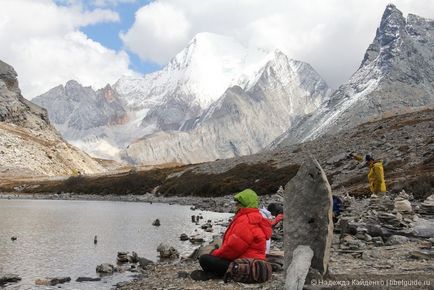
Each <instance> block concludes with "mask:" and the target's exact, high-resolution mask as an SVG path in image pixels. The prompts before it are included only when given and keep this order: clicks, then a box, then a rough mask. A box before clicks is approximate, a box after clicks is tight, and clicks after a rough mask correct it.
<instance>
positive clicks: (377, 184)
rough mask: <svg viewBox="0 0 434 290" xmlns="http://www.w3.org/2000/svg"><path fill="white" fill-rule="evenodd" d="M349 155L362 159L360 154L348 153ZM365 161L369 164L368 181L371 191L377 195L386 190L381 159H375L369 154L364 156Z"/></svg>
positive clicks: (358, 159)
mask: <svg viewBox="0 0 434 290" xmlns="http://www.w3.org/2000/svg"><path fill="white" fill-rule="evenodd" d="M349 156H350V157H352V158H353V159H355V160H357V161H362V160H363V157H362V156H360V155H353V154H350V155H349ZM365 161H366V163H367V164H368V166H369V172H368V182H369V189H370V190H371V193H373V194H376V195H378V194H379V193H385V192H386V182H385V181H384V169H383V161H381V160H375V159H374V158H373V157H372V156H371V155H366V156H365Z"/></svg>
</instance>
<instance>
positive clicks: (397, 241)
mask: <svg viewBox="0 0 434 290" xmlns="http://www.w3.org/2000/svg"><path fill="white" fill-rule="evenodd" d="M407 242H408V238H407V237H404V236H399V235H393V236H390V237H389V239H388V240H387V242H386V245H387V246H393V245H401V244H405V243H407Z"/></svg>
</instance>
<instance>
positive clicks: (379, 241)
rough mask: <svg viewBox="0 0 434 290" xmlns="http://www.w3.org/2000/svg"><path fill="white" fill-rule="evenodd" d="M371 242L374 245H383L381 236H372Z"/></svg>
mask: <svg viewBox="0 0 434 290" xmlns="http://www.w3.org/2000/svg"><path fill="white" fill-rule="evenodd" d="M372 242H373V243H374V245H375V246H376V247H382V246H384V242H383V238H382V237H373V238H372Z"/></svg>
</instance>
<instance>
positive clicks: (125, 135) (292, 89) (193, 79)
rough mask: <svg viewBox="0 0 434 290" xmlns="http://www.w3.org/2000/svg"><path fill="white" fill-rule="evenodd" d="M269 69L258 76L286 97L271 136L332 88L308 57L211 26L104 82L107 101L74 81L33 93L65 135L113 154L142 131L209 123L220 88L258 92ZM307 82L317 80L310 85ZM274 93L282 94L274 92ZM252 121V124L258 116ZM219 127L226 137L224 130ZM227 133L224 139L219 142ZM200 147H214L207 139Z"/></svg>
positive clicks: (96, 150) (96, 152) (98, 151)
mask: <svg viewBox="0 0 434 290" xmlns="http://www.w3.org/2000/svg"><path fill="white" fill-rule="evenodd" d="M267 71H268V73H269V74H270V75H272V76H273V78H274V79H275V80H274V82H272V81H270V82H269V83H263V84H262V88H261V90H264V91H267V94H270V95H271V94H274V91H276V100H275V102H277V103H279V102H281V100H280V98H286V99H287V100H285V101H283V103H281V105H282V106H283V107H284V109H283V110H282V111H281V112H280V111H279V112H280V114H281V115H282V119H284V120H285V123H283V122H282V121H279V122H277V123H276V124H278V127H277V128H276V129H274V128H273V134H272V138H273V139H274V138H275V137H276V136H278V135H280V134H281V133H282V132H284V131H285V130H286V129H287V128H288V126H289V125H290V119H291V118H292V117H294V116H295V115H300V114H301V115H303V114H305V113H310V112H312V111H313V110H314V109H316V108H317V106H318V104H319V102H320V101H321V100H322V99H323V97H324V96H325V95H326V94H327V92H328V90H329V89H328V87H327V85H326V84H325V83H324V81H323V80H322V79H321V78H320V77H319V76H318V75H317V74H316V72H314V71H313V69H312V68H311V67H310V66H309V65H306V64H302V63H299V62H296V61H292V60H288V59H287V58H286V57H285V56H284V55H283V54H282V53H279V52H274V51H271V52H269V51H265V50H262V49H256V48H246V47H244V46H243V45H242V44H240V43H238V42H237V41H235V40H234V39H232V38H230V37H226V36H222V35H217V34H212V33H200V34H198V35H196V36H195V37H194V38H193V40H191V41H190V42H189V44H188V45H187V46H186V48H185V49H183V50H182V51H181V52H179V53H178V54H177V55H176V56H175V57H174V58H173V59H172V60H171V61H170V62H169V63H168V64H167V65H166V66H165V67H164V68H162V69H161V70H160V71H157V72H154V73H150V74H147V75H144V76H143V77H140V78H131V77H123V78H121V79H120V80H119V81H117V82H116V83H115V84H114V85H113V88H111V87H110V86H107V87H106V88H105V89H104V90H105V91H106V94H107V92H109V95H110V96H111V99H110V101H108V100H107V98H105V97H104V94H103V93H102V92H101V90H99V91H96V92H95V91H94V90H93V89H92V88H90V87H87V88H85V87H83V86H81V85H80V84H78V83H77V82H75V81H71V82H68V83H67V84H66V85H65V86H58V87H56V88H53V89H52V90H50V91H49V92H47V93H45V94H44V95H41V96H39V97H37V98H35V99H34V101H35V102H36V103H38V104H40V105H41V106H43V107H45V108H46V109H47V110H48V112H49V116H50V119H51V120H52V122H53V123H54V125H55V126H56V128H57V129H58V130H59V131H60V132H61V133H62V135H63V136H64V137H65V138H66V139H67V140H68V141H69V142H71V143H72V144H74V145H76V146H78V147H80V148H82V149H84V150H85V151H87V152H89V153H91V154H93V155H95V156H98V157H104V158H113V159H118V158H119V155H118V153H119V150H120V149H125V148H126V147H127V145H129V144H131V143H134V144H138V143H136V142H135V141H137V140H139V139H140V140H143V139H142V138H145V139H146V136H149V135H150V134H156V135H158V134H162V135H164V132H166V131H167V132H169V131H170V132H171V133H168V134H173V132H176V131H190V130H193V129H195V128H197V127H199V124H203V123H211V121H212V120H210V119H211V118H215V115H214V114H212V113H211V112H214V111H216V108H217V107H218V106H220V105H219V104H222V103H224V102H226V101H224V100H225V99H226V98H224V97H222V95H223V94H224V93H225V91H226V90H227V89H228V88H230V87H232V86H239V87H240V88H241V89H242V91H244V92H249V94H252V96H254V97H255V98H262V97H263V96H262V95H261V94H262V92H260V91H258V92H255V91H254V88H256V89H258V84H259V83H261V80H262V79H263V78H264V76H265V74H266V73H267ZM304 74H305V75H304ZM261 78H262V79H261ZM311 78H312V79H311ZM311 82H312V83H313V84H314V85H313V86H317V87H316V88H312V83H311ZM268 86H270V87H268ZM258 90H259V89H258ZM315 90H317V91H315ZM277 94H280V95H279V97H277ZM287 94H289V95H287ZM101 95H102V96H101ZM267 98H269V96H268V97H267ZM299 98H300V99H299ZM289 100H291V101H289ZM248 102H250V101H248ZM289 102H290V103H289ZM277 105H278V104H276V106H277ZM286 106H289V107H288V108H286ZM304 106H306V108H304ZM255 108H256V110H260V109H261V108H260V107H255ZM273 108H274V107H273ZM262 109H264V110H267V109H270V108H268V107H264V108H262ZM240 110H244V109H243V108H241V109H240ZM272 110H273V109H272ZM217 111H218V110H217ZM264 113H265V114H267V113H266V112H264ZM269 113H270V114H271V113H272V112H269ZM222 114H223V113H222ZM246 114H250V115H251V114H252V113H251V112H250V113H247V112H246ZM279 118H280V117H279ZM220 120H221V121H225V120H223V119H222V118H220ZM245 125H247V124H245ZM251 125H252V126H254V127H252V129H251V130H252V132H254V131H255V130H256V129H257V128H256V127H258V126H261V123H260V122H257V123H255V124H251ZM261 130H262V129H260V130H259V131H261ZM259 131H258V132H259ZM204 134H209V133H204ZM258 134H259V133H258ZM276 134H277V135H276ZM218 135H219V136H220V137H221V138H223V137H224V135H225V134H223V133H219V134H218ZM213 138H214V137H213ZM225 138H226V137H225ZM269 138H270V137H267V138H266V139H264V137H262V136H261V137H258V140H260V141H258V142H256V143H255V144H256V145H254V146H253V145H247V144H246V145H245V146H246V148H249V149H248V150H247V149H246V150H244V149H243V150H241V151H240V152H242V153H240V154H247V152H255V151H257V150H258V148H261V147H262V146H263V142H271V141H272V139H271V140H269ZM231 140H232V139H231ZM240 140H241V139H240ZM264 140H266V141H264ZM226 141H227V140H226V139H224V138H223V139H222V142H226ZM249 142H250V141H249ZM249 142H247V143H249ZM134 146H136V145H134ZM134 146H132V147H131V146H130V148H133V147H134ZM182 146H186V145H182ZM237 146H240V145H237ZM162 148H164V146H163V147H162ZM204 148H206V147H204ZM203 150H211V149H210V148H209V146H208V148H207V149H203ZM178 151H179V150H178ZM178 151H176V150H174V149H173V152H174V153H173V154H172V155H169V156H168V157H165V160H167V158H172V157H173V156H175V159H176V160H184V161H186V160H190V159H188V158H187V159H183V158H177V157H176V154H183V153H182V152H178ZM215 151H216V152H220V151H221V150H220V149H216V150H215ZM235 151H236V150H235ZM236 154H238V153H236ZM133 155H134V154H131V155H129V156H128V159H129V160H135V161H137V160H139V159H140V160H142V159H143V160H150V159H149V158H151V157H150V156H147V157H143V158H142V157H140V158H139V157H138V158H136V157H134V156H133ZM157 155H159V154H156V155H155V156H157ZM215 156H217V157H215ZM224 156H231V155H230V154H229V155H226V154H225V155H224ZM221 157H223V155H222V156H220V155H219V154H217V153H216V154H214V155H212V158H221ZM209 158H211V157H209ZM209 158H206V160H209ZM198 160H199V159H198ZM200 160H202V159H200ZM158 162H159V163H161V162H160V161H158Z"/></svg>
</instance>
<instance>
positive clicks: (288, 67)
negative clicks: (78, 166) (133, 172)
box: [123, 51, 330, 164]
mask: <svg viewBox="0 0 434 290" xmlns="http://www.w3.org/2000/svg"><path fill="white" fill-rule="evenodd" d="M329 93H330V90H329V88H328V86H327V84H326V83H325V82H324V80H323V79H322V78H321V77H320V76H319V75H318V74H317V73H316V72H315V71H314V70H313V68H312V67H311V66H310V65H308V64H306V63H303V62H300V61H295V60H291V59H288V58H287V57H286V56H285V55H284V54H283V53H281V52H279V51H276V52H275V53H274V54H273V57H272V58H271V59H270V60H269V61H268V62H267V63H266V64H265V66H263V67H262V68H261V70H259V71H258V74H257V75H255V76H254V77H253V78H251V79H249V80H248V81H247V82H245V83H244V86H243V87H241V86H233V87H230V88H229V89H227V90H226V92H225V93H224V94H223V96H222V97H220V98H219V99H218V100H217V101H216V102H214V103H213V104H212V105H211V106H210V107H209V108H208V109H207V110H206V111H205V112H204V113H203V114H202V115H201V116H200V117H199V118H197V119H196V120H192V122H191V123H190V124H189V126H188V127H189V130H188V131H177V132H158V133H156V134H153V135H150V136H146V137H144V138H143V139H141V140H139V141H137V142H134V143H133V144H131V145H130V146H128V148H127V149H126V150H125V152H124V153H123V158H125V159H126V160H128V161H130V162H134V163H145V164H155V163H165V162H172V161H176V162H181V163H197V162H203V161H209V160H214V159H218V158H229V157H234V156H241V155H248V154H253V153H256V152H258V151H259V150H261V149H263V148H264V147H265V146H266V145H268V144H269V143H270V142H271V141H272V140H274V138H276V137H277V136H279V135H280V134H282V132H284V131H285V130H286V129H287V128H288V127H290V126H291V123H292V120H293V119H294V118H297V117H300V116H304V115H305V114H309V113H312V112H313V111H315V110H316V109H317V107H318V106H319V104H321V103H322V102H323V100H324V98H326V97H327V96H328V95H329Z"/></svg>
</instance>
